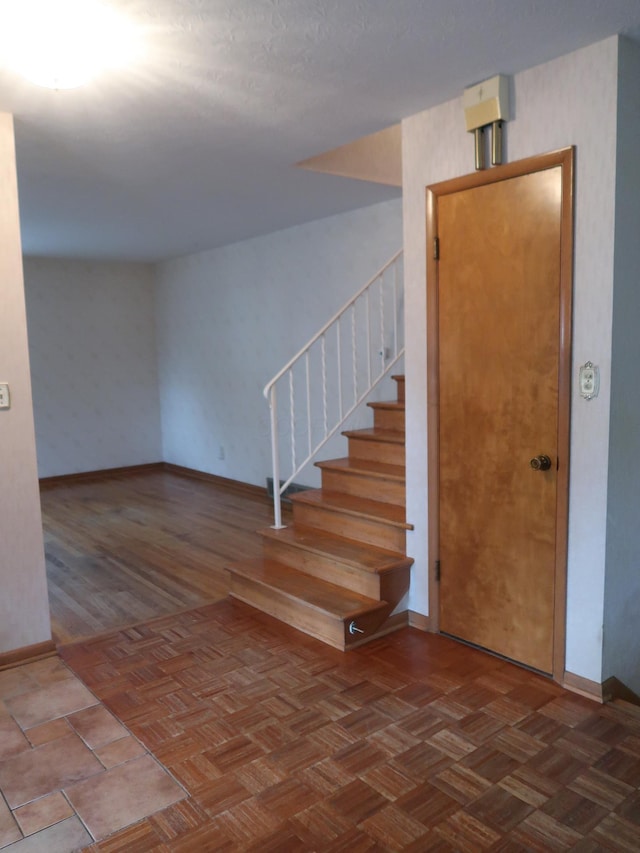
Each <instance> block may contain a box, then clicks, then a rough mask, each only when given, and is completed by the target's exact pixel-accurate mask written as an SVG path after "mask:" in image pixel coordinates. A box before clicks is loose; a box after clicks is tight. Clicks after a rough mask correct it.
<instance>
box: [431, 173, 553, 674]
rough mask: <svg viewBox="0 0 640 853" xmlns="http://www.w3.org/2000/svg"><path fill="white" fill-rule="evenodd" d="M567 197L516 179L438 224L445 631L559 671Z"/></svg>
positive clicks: (463, 196) (451, 198)
mask: <svg viewBox="0 0 640 853" xmlns="http://www.w3.org/2000/svg"><path fill="white" fill-rule="evenodd" d="M516 171H517V170H516ZM487 177H488V180H489V181H491V178H492V176H491V174H489V175H488V176H487ZM478 180H481V179H480V178H476V181H478ZM563 186H566V185H565V184H564V178H563V166H562V165H556V166H553V167H551V168H543V169H542V170H539V171H533V172H530V173H524V174H515V175H513V176H509V172H507V176H506V177H503V179H500V180H495V179H494V180H493V181H491V182H490V183H482V184H479V185H475V186H471V187H468V188H463V189H459V190H458V191H454V192H448V193H444V194H441V195H439V196H438V197H437V212H436V221H437V236H438V242H439V260H438V262H437V265H436V266H437V318H438V320H437V340H438V346H437V352H438V359H437V361H438V437H439V447H438V455H439V477H438V488H437V491H438V495H439V513H438V517H439V524H438V540H439V558H440V630H441V631H443V632H446V633H448V634H451V635H453V636H455V637H458V638H460V639H463V640H466V641H469V642H472V643H474V644H477V645H479V646H482V647H485V648H487V649H490V650H492V651H494V652H497V653H499V654H501V655H504V656H505V657H508V658H511V659H513V660H516V661H519V662H521V663H524V664H526V665H527V666H530V667H533V668H535V669H538V670H541V671H543V672H548V673H551V672H553V671H554V636H555V637H556V639H557V637H558V632H557V631H556V630H555V621H556V617H557V616H558V614H559V613H560V609H559V601H558V594H559V593H561V592H562V591H563V585H562V583H560V585H559V584H558V570H559V566H558V555H559V553H560V549H559V544H562V543H564V542H565V539H566V531H565V532H561V533H560V540H561V542H560V543H559V541H558V529H557V527H558V521H559V518H560V519H561V520H562V518H564V522H562V521H561V523H564V524H565V527H566V517H565V516H564V514H563V512H562V511H559V510H560V507H561V505H562V502H563V499H564V497H565V494H564V493H565V492H566V467H567V459H566V455H567V450H568V418H567V417H565V416H564V414H563V411H564V408H566V407H563V406H561V405H560V392H561V386H562V390H563V392H564V393H566V389H567V386H568V376H564V373H566V367H565V366H564V365H565V362H566V363H568V359H567V352H563V350H568V347H567V340H566V339H565V337H566V335H565V333H566V324H567V322H568V318H567V316H566V309H567V305H568V303H567V296H566V293H565V294H563V288H562V287H561V279H562V270H563ZM565 194H566V193H565ZM565 207H566V199H565ZM565 213H566V211H565ZM565 252H566V247H565ZM561 343H562V346H561ZM566 402H567V404H568V395H567V401H566ZM561 410H562V411H561ZM561 428H562V429H561ZM562 430H564V431H565V432H566V433H567V434H566V436H565V435H561V432H562ZM560 445H562V446H563V450H562V452H561V450H560ZM565 448H566V449H565ZM563 455H564V457H565V458H561V457H562V456H563ZM540 456H546V457H549V459H550V461H551V466H550V468H549V469H548V470H535V469H534V468H533V467H531V460H532V459H535V458H536V457H540ZM544 464H545V463H544V461H543V462H542V467H544ZM559 484H560V486H561V489H560V492H559ZM561 568H564V567H563V566H562V567H561ZM560 618H563V617H562V615H560Z"/></svg>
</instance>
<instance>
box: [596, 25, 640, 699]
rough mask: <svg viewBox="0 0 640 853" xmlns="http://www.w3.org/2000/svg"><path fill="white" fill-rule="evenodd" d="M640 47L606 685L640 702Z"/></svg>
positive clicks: (629, 158)
mask: <svg viewBox="0 0 640 853" xmlns="http://www.w3.org/2000/svg"><path fill="white" fill-rule="evenodd" d="M638 80H640V47H639V46H638V45H637V44H635V43H634V42H631V41H627V40H626V39H621V40H620V53H619V83H618V125H617V127H618V151H617V169H618V175H617V181H616V230H615V267H614V291H613V352H612V376H611V416H610V417H611V427H610V440H609V500H608V507H607V563H606V582H605V623H604V652H603V655H604V660H603V673H602V676H603V679H607V678H609V677H610V676H615V677H616V678H619V679H620V680H621V681H622V682H623V683H624V684H626V685H627V686H628V687H630V688H631V689H632V690H634V691H635V692H636V693H638V694H640V631H638V619H639V618H640V525H639V524H638V517H639V513H640V393H639V391H640V383H638V366H639V365H640V335H639V334H638V323H639V322H640V281H639V278H640V239H638V237H639V235H638V224H639V223H640V169H638V139H640V93H639V92H638Z"/></svg>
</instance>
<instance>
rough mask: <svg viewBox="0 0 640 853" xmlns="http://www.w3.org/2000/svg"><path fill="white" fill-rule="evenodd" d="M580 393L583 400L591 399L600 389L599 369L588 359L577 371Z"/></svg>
mask: <svg viewBox="0 0 640 853" xmlns="http://www.w3.org/2000/svg"><path fill="white" fill-rule="evenodd" d="M579 384H580V395H581V396H582V397H584V399H585V400H592V399H593V398H594V397H597V396H598V391H599V390H600V371H599V370H598V367H597V365H595V364H593V362H591V361H588V362H587V363H586V364H583V365H582V367H581V368H580V373H579Z"/></svg>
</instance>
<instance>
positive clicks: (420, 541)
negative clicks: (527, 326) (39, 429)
mask: <svg viewBox="0 0 640 853" xmlns="http://www.w3.org/2000/svg"><path fill="white" fill-rule="evenodd" d="M497 70H499V69H496V71H497ZM617 75H618V39H617V37H613V38H610V39H607V40H606V41H603V42H599V43H598V44H595V45H591V46H590V47H587V48H584V49H583V50H579V51H577V52H575V53H572V54H570V55H568V56H564V57H561V58H560V59H557V60H554V61H553V62H549V63H546V64H545V65H541V66H538V67H537V68H532V69H530V70H529V71H525V72H522V73H521V74H517V75H516V76H515V78H514V81H513V82H514V87H513V88H514V93H515V101H514V117H513V119H512V121H510V122H509V123H508V125H507V127H506V140H507V159H508V160H509V161H515V160H520V159H522V158H524V157H529V156H533V155H536V154H542V153H544V152H547V151H553V150H555V149H558V148H563V147H565V146H568V145H575V146H576V184H575V193H576V195H575V214H576V215H575V265H574V327H573V371H572V379H573V383H574V387H573V391H572V400H571V475H570V503H569V554H568V601H567V643H566V667H567V669H568V670H569V671H570V672H573V673H575V674H577V675H581V676H583V677H585V678H588V679H591V680H593V681H598V682H599V681H600V680H601V675H602V624H603V615H604V576H605V542H606V526H607V478H608V452H609V395H610V375H611V323H612V301H613V247H614V212H615V178H616V104H617ZM585 93H588V94H585ZM461 100H462V99H461V98H460V99H457V100H455V101H450V102H448V103H446V104H443V105H441V106H439V107H434V108H433V109H431V110H427V111H426V112H424V113H420V114H419V115H416V116H412V117H411V118H409V119H406V120H405V121H404V122H403V127H402V133H403V209H404V244H405V303H406V308H405V318H406V321H405V323H406V330H405V337H406V356H405V363H406V369H405V373H406V383H407V519H408V521H410V522H412V523H413V524H414V525H415V531H414V532H413V533H411V534H410V535H409V536H408V537H407V540H408V541H407V548H408V553H409V554H410V555H411V556H412V557H414V558H415V559H416V563H415V566H414V571H413V575H412V582H411V598H410V604H409V606H410V608H411V609H412V610H415V611H417V612H419V613H428V612H429V598H428V587H427V567H428V565H429V562H430V561H432V560H433V559H435V555H430V554H429V553H428V548H427V515H428V506H427V442H426V433H427V401H426V387H427V383H426V360H427V353H426V262H425V259H426V245H425V222H426V211H425V187H426V186H428V185H429V184H432V183H436V182H438V181H442V180H446V179H449V178H453V177H456V176H459V175H463V174H466V173H468V172H472V171H473V166H474V160H473V137H472V136H471V135H470V134H467V133H466V131H465V123H464V113H463V109H462V103H461ZM588 360H590V361H593V362H594V363H595V364H598V365H599V366H600V376H601V391H600V397H599V398H598V399H597V400H591V401H589V402H587V401H586V400H583V399H582V398H581V397H580V396H579V394H578V392H577V388H576V387H575V386H576V384H577V383H576V382H575V378H576V375H577V370H578V366H579V365H580V364H583V363H584V362H586V361H588Z"/></svg>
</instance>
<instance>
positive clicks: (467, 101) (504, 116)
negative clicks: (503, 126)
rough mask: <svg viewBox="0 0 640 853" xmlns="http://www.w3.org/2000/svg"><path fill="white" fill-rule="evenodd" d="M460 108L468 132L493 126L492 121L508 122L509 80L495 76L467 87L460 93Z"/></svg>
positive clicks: (503, 76) (502, 76)
mask: <svg viewBox="0 0 640 853" xmlns="http://www.w3.org/2000/svg"><path fill="white" fill-rule="evenodd" d="M462 106H463V107H464V118H465V121H466V123H467V130H468V131H472V130H476V129H477V128H479V127H485V126H486V125H488V124H493V122H494V121H508V120H509V118H510V116H509V78H508V77H506V76H505V75H504V74H496V76H495V77H491V78H490V79H489V80H484V81H483V82H482V83H476V85H475V86H469V87H468V88H467V89H465V90H464V92H463V93H462Z"/></svg>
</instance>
